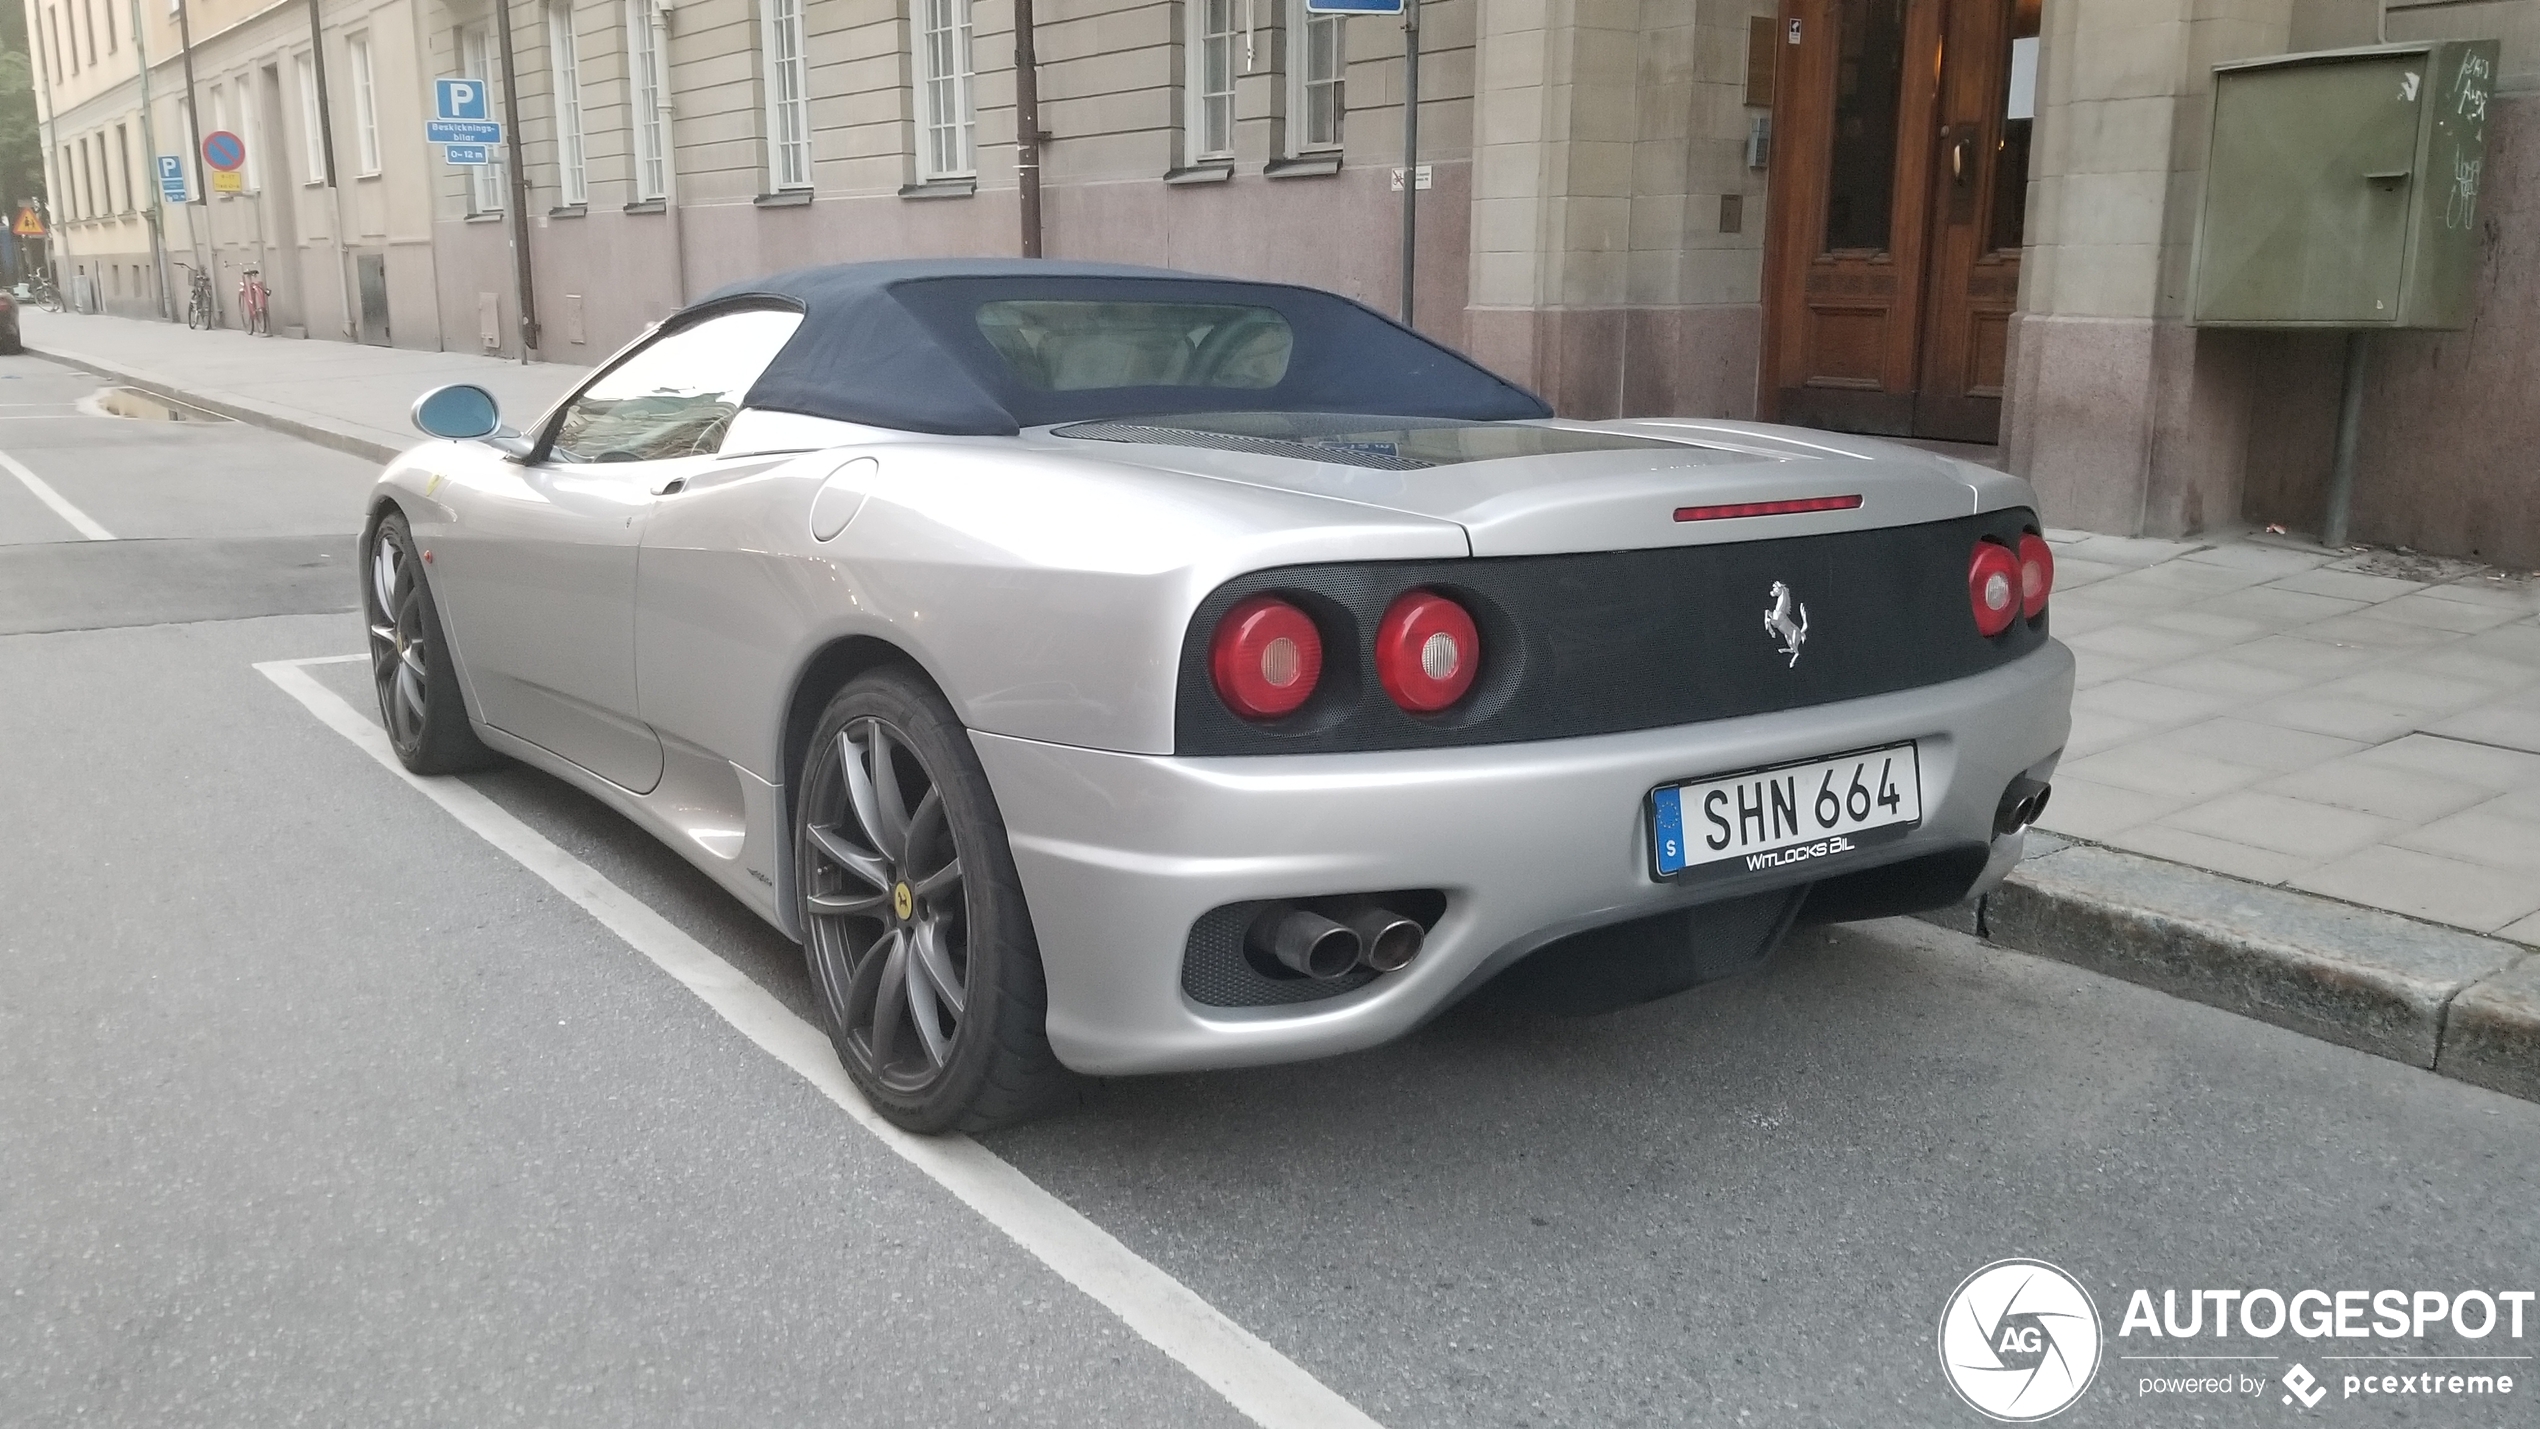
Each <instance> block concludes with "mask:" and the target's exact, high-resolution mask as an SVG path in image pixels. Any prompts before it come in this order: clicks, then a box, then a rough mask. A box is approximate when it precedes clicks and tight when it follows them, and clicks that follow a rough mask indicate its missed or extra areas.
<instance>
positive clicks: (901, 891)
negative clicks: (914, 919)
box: [891, 883, 917, 918]
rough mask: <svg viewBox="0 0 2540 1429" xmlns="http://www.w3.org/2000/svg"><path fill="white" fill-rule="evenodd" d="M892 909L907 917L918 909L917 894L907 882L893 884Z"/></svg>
mask: <svg viewBox="0 0 2540 1429" xmlns="http://www.w3.org/2000/svg"><path fill="white" fill-rule="evenodd" d="M891 911H892V912H894V913H897V914H899V915H900V916H901V917H902V918H906V917H907V916H908V915H910V914H911V913H914V912H916V911H917V895H916V894H915V893H913V892H911V891H910V890H909V886H908V885H907V884H905V883H894V884H892V885H891Z"/></svg>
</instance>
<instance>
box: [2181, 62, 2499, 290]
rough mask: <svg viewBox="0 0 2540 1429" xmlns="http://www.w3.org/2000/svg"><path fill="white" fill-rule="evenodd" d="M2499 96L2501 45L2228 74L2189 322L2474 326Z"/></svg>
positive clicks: (2213, 143)
mask: <svg viewBox="0 0 2540 1429" xmlns="http://www.w3.org/2000/svg"><path fill="white" fill-rule="evenodd" d="M2495 87H2496V42H2495V41H2494V40H2435V41H2427V42H2424V43H2419V44H2399V45H2375V46H2372V47H2370V48H2368V49H2354V50H2326V51H2322V52H2319V53H2317V54H2302V55H2278V56H2275V57H2272V58H2269V59H2257V60H2240V61H2236V62H2234V63H2231V64H2221V65H2216V66H2214V108H2213V128H2212V132H2211V136H2210V139H2209V148H2208V150H2207V152H2206V161H2205V202H2204V207H2203V208H2202V210H2201V211H2200V213H2199V215H2198V218H2197V226H2196V261H2195V271H2194V277H2193V279H2192V280H2191V287H2190V294H2189V298H2188V321H2189V322H2191V323H2193V324H2195V325H2197V326H2200V327H2322V328H2459V327H2466V326H2468V325H2469V316H2470V284H2471V279H2472V277H2473V276H2474V275H2475V273H2476V271H2477V267H2478V251H2479V225H2478V190H2479V181H2480V178H2481V174H2482V171H2483V170H2484V168H2485V167H2486V162H2487V105H2488V100H2489V96H2490V95H2491V94H2492V93H2493V92H2494V90H2495Z"/></svg>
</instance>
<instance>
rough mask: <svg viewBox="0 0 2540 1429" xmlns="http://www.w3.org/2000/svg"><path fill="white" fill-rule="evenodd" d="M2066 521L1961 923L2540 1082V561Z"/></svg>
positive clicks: (132, 365)
mask: <svg viewBox="0 0 2540 1429" xmlns="http://www.w3.org/2000/svg"><path fill="white" fill-rule="evenodd" d="M22 320H23V321H24V323H25V337H26V343H27V346H28V347H29V349H30V350H34V351H37V352H41V353H43V354H45V355H47V356H51V357H54V358H57V359H60V360H63V361H66V362H70V363H72V364H74V365H77V366H80V367H84V368H87V369H89V370H91V371H95V372H99V373H103V374H108V375H111V376H113V377H115V378H116V379H117V380H119V381H124V382H129V383H132V384H134V385H139V386H144V387H149V388H152V389H155V390H158V391H161V392H163V393H166V394H168V395H171V396H176V397H181V398H183V399H185V400H187V401H190V402H194V403H197V404H199V405H202V406H206V407H210V408H213V409H214V410H217V411H220V412H223V413H225V414H227V415H230V416H233V417H238V418H240V419H242V420H246V421H250V422H257V423H261V424H263V425H266V426H271V427H276V428H279V429H281V430H284V431H288V432H292V433H295V434H297V435H300V436H304V437H307V438H309V439H311V440H313V441H318V442H321V443H323V444H325V445H328V446H332V447H336V448H339V449H341V450H345V451H352V452H357V453H361V454H364V455H369V456H373V457H377V458H381V459H384V458H385V457H387V456H389V455H391V454H393V453H395V452H397V451H400V450H403V449H404V448H405V447H407V446H409V445H412V444H413V443H414V442H415V441H416V440H418V438H417V437H416V435H415V434H414V432H413V430H412V428H411V427H409V426H408V425H407V422H406V410H407V408H408V406H409V405H410V404H411V403H412V402H413V400H414V399H415V397H416V396H418V395H420V394H421V393H422V392H423V391H424V390H425V389H427V388H430V387H433V386H437V385H440V384H442V383H446V382H460V381H467V382H475V383H478V384H480V385H482V386H484V387H486V388H487V389H489V390H491V391H492V392H493V393H494V394H495V395H496V397H497V398H499V399H500V400H501V401H502V403H503V405H504V411H505V413H506V416H507V418H508V419H509V420H511V421H512V422H514V423H515V424H521V423H525V422H527V421H529V420H530V419H532V418H533V417H534V416H535V415H536V414H537V413H539V412H540V411H543V410H544V409H545V408H546V407H547V406H548V405H549V404H550V403H551V402H553V401H554V400H555V399H556V398H557V397H559V396H561V395H563V393H564V392H565V391H566V390H568V389H569V388H570V387H571V386H572V385H573V384H574V383H575V382H576V381H578V380H579V379H580V378H581V377H582V376H583V374H584V373H585V372H586V371H587V370H588V369H586V368H581V367H569V366H558V365H539V366H530V367H522V366H520V365H518V364H514V363H507V362H501V361H497V360H494V359H490V358H483V357H476V356H470V355H466V354H450V353H433V352H409V351H405V350H402V349H393V348H373V347H354V346H348V345H346V344H343V343H336V342H321V341H295V340H291V339H267V338H251V337H247V336H244V335H242V334H238V333H232V332H208V333H204V332H191V331H188V330H187V329H184V328H181V327H175V326H172V325H170V324H165V323H150V322H137V321H132V320H128V319H120V318H106V317H84V316H69V315H59V314H52V313H41V312H28V313H25V314H23V319H22ZM2049 538H2050V539H2051V540H2052V541H2053V543H2054V545H2055V548H2056V558H2057V577H2056V594H2055V598H2054V607H2053V611H2054V613H2053V628H2054V630H2055V633H2056V634H2057V635H2058V636H2059V637H2061V638H2062V639H2064V640H2065V641H2066V642H2068V643H2069V644H2070V645H2071V646H2072V647H2073V650H2074V652H2075V653H2076V655H2077V656H2078V657H2079V659H2080V665H2081V673H2080V689H2079V693H2078V694H2077V695H2076V697H2075V700H2074V712H2073V738H2072V742H2071V744H2070V746H2069V747H2068V748H2067V750H2066V752H2065V758H2064V763H2063V765H2062V767H2061V769H2060V770H2059V771H2058V772H2057V774H2056V777H2055V793H2054V796H2053V799H2052V801H2051V803H2050V805H2049V808H2048V810H2047V814H2046V818H2045V822H2044V828H2045V830H2046V831H2047V832H2048V836H2046V837H2044V838H2042V839H2041V841H2040V845H2039V847H2038V849H2037V850H2036V851H2035V854H2034V856H2033V857H2032V859H2031V861H2030V862H2029V863H2028V864H2025V865H2023V867H2022V868H2021V869H2020V870H2019V871H2018V872H2016V873H2015V874H2014V875H2013V877H2012V881H2011V883H2010V884H2009V885H2007V886H2006V887H2005V888H2004V889H2003V890H2002V891H2001V892H2000V893H1998V894H1996V895H1994V897H1993V898H1992V899H1990V900H1988V901H1987V902H1986V904H1985V905H1984V906H1982V907H1970V908H1967V909H1963V910H1958V911H1956V912H1955V913H1952V914H1949V915H1943V916H1942V917H1941V918H1940V921H1946V922H1955V923H1957V924H1958V925H1959V926H1962V927H1965V928H1967V929H1969V930H1970V931H1976V932H1980V933H1983V934H1985V935H1987V936H1992V937H1995V938H1997V939H1998V940H2000V941H2003V942H2005V943H2006V944H2008V945H2010V946H2014V947H2018V948H2020V949H2022V950H2024V951H2028V952H2032V953H2038V954H2042V955H2044V956H2049V957H2055V958H2059V959H2062V960H2065V961H2069V962H2075V963H2080V964H2083V965H2085V966H2089V967H2094V968H2097V969H2099V970H2101V971H2104V972H2108V973H2110V974H2112V975H2115V976H2119V977H2125V978H2128V979H2130V980H2133V981H2137V982H2144V983H2148V984H2151V985H2153V986H2157V987H2161V988H2164V989H2166V990H2168V991H2171V992H2175V993H2178V994H2179V995H2181V996H2186V997H2191V998H2194V999H2197V1000H2199V1001H2204V1002H2209V1003H2213V1004H2215V1005H2218V1006H2223V1007H2227V1008H2230V1009H2232V1010H2234V1011H2238V1012H2242V1013H2245V1014H2247V1015H2250V1016H2253V1017H2258V1018H2262V1019H2264V1020H2267V1021H2270V1022H2275V1023H2278V1024H2281V1025H2284V1026H2287V1027H2293V1028H2295V1029H2297V1030H2301V1031H2304V1032H2308V1033H2310V1034H2312V1035H2314V1036H2319V1037H2323V1038H2326V1039H2328V1040H2331V1041H2337V1042H2343V1043H2345V1044H2347V1045H2350V1046H2355V1047H2359V1048H2363V1049H2364V1050H2368V1051H2372V1052H2376V1053H2378V1054H2380V1055H2384V1056H2389V1057H2393V1058H2396V1059H2398V1060H2402V1061H2407V1062H2411V1063H2414V1064H2415V1065H2418V1066H2422V1067H2429V1068H2433V1069H2436V1070H2439V1071H2443V1072H2445V1073H2448V1074H2450V1075H2454V1076H2459V1077H2462V1078H2464V1079H2466V1080H2470V1081H2475V1082H2479V1083H2481V1084H2483V1085H2487V1086H2493V1087H2498V1088H2500V1089H2504V1090H2509V1091H2513V1092H2515V1093H2516V1094H2518V1095H2522V1096H2526V1097H2533V1098H2540V955H2534V954H2533V953H2532V951H2531V948H2532V946H2533V945H2540V582H2536V581H2535V579H2534V578H2533V577H2532V576H2531V575H2529V574H2519V573H2510V572H2501V571H2492V570H2487V569H2484V568H2481V567H2477V566H2473V565H2470V564H2467V563H2464V562H2456V561H2441V560H2433V559H2428V558H2424V557H2419V556H2413V555H2409V554H2407V553H2404V552H2389V551H2371V550H2360V549H2356V550H2326V549H2322V548H2320V547H2316V546H2311V545H2307V544H2304V543H2302V542H2300V541H2298V540H2292V539H2285V538H2277V537H2269V536H2264V535H2260V536H2249V537H2218V538H2214V539H2209V540H2195V541H2155V540H2134V539H2125V538H2120V537H2112V536H2097V535H2090V534H2086V533H2081V532H2065V531H2054V532H2050V533H2049ZM2083 841H2086V842H2083Z"/></svg>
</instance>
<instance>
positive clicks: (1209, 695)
mask: <svg viewBox="0 0 2540 1429" xmlns="http://www.w3.org/2000/svg"><path fill="white" fill-rule="evenodd" d="M1765 519H1766V520H1767V521H1769V518H1765ZM2035 526H2036V517H2035V516H2033V515H2032V514H2031V513H2029V512H2027V511H2024V510H2016V509H2014V510H2008V511H1995V512H1988V513H1985V514H1982V515H1977V516H1967V517H1960V518H1957V519H1954V520H1948V521H1933V522H1926V523H1922V524H1919V525H1912V526H1891V527H1883V528H1879V529H1876V530H1867V531H1841V532H1834V533H1830V534H1822V535H1814V536H1796V537H1787V538H1784V539H1781V540H1758V541H1742V542H1735V543H1730V544H1720V545H1701V546H1676V547H1667V548H1664V549H1658V550H1642V551H1595V552H1586V553H1582V554H1577V555H1559V556H1495V557H1482V558H1476V559H1466V560H1444V561H1385V562H1355V563H1347V564H1332V565H1311V566H1284V567H1280V568H1278V569H1274V570H1266V571H1255V572H1252V573H1250V574H1248V575H1244V576H1240V577H1237V578H1236V579H1234V580H1231V581H1228V582H1227V583H1226V584H1225V585H1222V586H1220V587H1218V588H1217V589H1216V590H1215V591H1213V592H1211V593H1210V594H1209V596H1208V598H1207V599H1206V600H1203V601H1202V602H1200V606H1199V609H1198V611H1197V612H1196V613H1195V614H1194V615H1193V617H1192V619H1191V624H1190V628H1189V629H1188V631H1187V632H1186V633H1185V634H1184V637H1183V641H1182V655H1181V667H1180V672H1179V677H1178V684H1177V689H1176V701H1175V709H1174V749H1175V752H1177V753H1180V754H1186V755H1220V754H1304V753H1339V752H1346V751H1356V750H1377V749H1431V748H1443V747H1448V746H1454V745H1470V744H1496V743H1506V742H1510V741H1515V740H1528V739H1559V738H1568V737H1574V736H1578V735H1589V734H1613V733H1618V732H1621V731H1625V730H1636V729H1659V728H1664V727H1666V726H1669V725H1679V724H1693V723H1697V722H1700V721H1704V720H1715V719H1727V718H1732V717H1735V716H1739V715H1753V714H1766V713H1770V712H1772V711H1775V710H1786V709H1799V708H1803V707H1806V706H1809V705H1818V704H1827V703H1831V702H1833V701H1836V700H1847V699H1857V698H1860V697H1862V696H1865V695H1879V694H1886V693H1888V692H1890V691H1893V690H1903V689H1911V688H1914V687H1916V686H1919V685H1931V684H1938V683H1940V682H1942V681H1945V680H1955V679H1962V678H1964V677H1966V676H1969V675H1976V674H1981V673H1983V672H1984V671H1986V670H1990V669H1994V668H1996V667H1998V666H2001V665H2004V664H2008V663H2009V662H2011V661H2013V660H2016V659H2018V658H2019V657H2021V656H2023V655H2026V654H2028V653H2030V652H2031V651H2034V650H2036V649H2037V648H2038V647H2040V646H2042V645H2043V644H2045V643H2046V625H2047V619H2048V617H2047V616H2045V615H2041V616H2039V618H2037V619H2036V620H2018V621H2014V622H2012V625H2011V628H2010V629H2009V630H2008V631H2006V632H2004V633H2003V634H2001V635H1998V636H1995V637H1993V638H1991V639H1987V638H1986V637H1985V636H1983V635H1980V634H1978V633H1977V631H1976V627H1975V621H1974V619H1973V617H1972V615H1971V614H1970V613H1969V610H1968V602H1967V558H1968V554H1969V552H1971V551H1972V550H1973V549H1974V547H1975V543H1976V541H1977V540H1978V539H1979V538H1980V537H1984V536H1992V537H1994V538H1996V539H1998V540H2001V541H2003V542H2005V543H2007V544H2010V545H2013V546H2016V545H2017V544H2018V541H2019V538H2020V535H2021V533H2022V532H2023V531H2026V530H2032V529H2035ZM1776 585H1781V586H1784V587H1786V588H1787V589H1788V590H1789V591H1790V593H1791V605H1790V608H1789V610H1788V612H1787V617H1788V621H1789V623H1794V624H1795V623H1796V622H1797V620H1798V618H1799V616H1800V615H1801V613H1802V608H1803V607H1804V613H1805V617H1806V635H1805V638H1804V639H1803V640H1802V641H1800V642H1799V646H1798V658H1797V659H1796V660H1795V661H1794V660H1793V659H1792V658H1791V655H1790V651H1789V648H1788V646H1789V640H1788V636H1787V634H1786V633H1784V632H1783V631H1781V630H1777V629H1775V628H1774V627H1772V626H1771V625H1769V624H1768V621H1769V619H1770V616H1771V615H1772V613H1773V611H1774V610H1775V608H1776V604H1777V602H1776V600H1775V598H1774V587H1775V586H1776ZM1422 586H1425V587H1427V588H1429V589H1432V590H1437V591H1441V592H1444V593H1445V594H1447V595H1450V596H1452V597H1454V598H1455V599H1456V600H1458V601H1460V602H1462V603H1463V604H1464V606H1465V608H1466V609H1468V610H1470V611H1471V612H1472V614H1473V618H1474V621H1475V623H1476V624H1477V625H1478V626H1479V627H1480V631H1481V641H1482V668H1481V674H1480V676H1479V677H1478V678H1477V679H1476V680H1475V681H1474V684H1473V688H1472V690H1471V692H1470V693H1468V694H1466V695H1465V697H1464V698H1463V699H1462V700H1461V701H1459V702H1458V703H1456V704H1455V705H1454V706H1451V707H1450V708H1448V709H1445V710H1442V711H1440V712H1438V713H1436V714H1433V715H1414V714H1410V713H1407V712H1406V711H1404V710H1402V709H1401V708H1400V707H1398V706H1396V705H1395V704H1394V703H1393V701H1392V700H1390V699H1388V698H1386V696H1385V694H1384V692H1383V689H1382V687H1381V686H1380V685H1379V683H1378V682H1377V679H1376V670H1375V652H1374V649H1373V646H1372V640H1373V632H1374V630H1375V628H1376V625H1377V622H1378V621H1379V620H1380V619H1381V618H1382V616H1383V614H1384V610H1385V607H1386V606H1387V605H1388V604H1390V603H1391V602H1392V601H1393V600H1394V598H1395V597H1396V596H1399V595H1401V594H1402V593H1403V592H1404V591H1407V590H1410V589H1412V588H1414V587H1422ZM1264 591H1268V592H1274V593H1277V594H1279V595H1282V596H1285V597H1287V598H1288V599H1290V600H1293V601H1295V602H1296V603H1298V604H1299V605H1301V606H1304V607H1305V608H1306V610H1307V612H1308V613H1309V614H1311V615H1312V616H1313V617H1314V619H1315V622H1316V624H1317V625H1318V626H1319V627H1320V628H1321V630H1322V634H1323V641H1324V649H1323V680H1322V684H1321V686H1320V687H1319V688H1318V689H1317V690H1316V692H1315V694H1314V697H1313V698H1312V699H1310V700H1308V701H1307V702H1306V703H1305V705H1304V707H1303V708H1301V709H1299V710H1298V711H1297V712H1296V713H1294V714H1291V715H1288V716H1285V717H1283V718H1281V719H1276V720H1268V721H1258V722H1256V721H1250V720H1245V719H1242V718H1240V717H1238V716H1237V715H1235V714H1234V713H1233V712H1231V711H1229V710H1228V709H1227V708H1226V706H1225V705H1224V703H1223V702H1221V701H1220V700H1219V699H1218V697H1217V693H1216V690H1215V688H1214V687H1213V686H1212V685H1211V683H1210V680H1209V675H1208V641H1209V635H1210V633H1211V632H1213V631H1214V630H1215V629H1216V628H1217V622H1218V620H1219V618H1220V617H1222V616H1223V615H1224V614H1225V613H1226V611H1227V610H1229V609H1231V608H1232V607H1233V606H1234V604H1235V603H1236V602H1237V601H1239V600H1242V599H1243V598H1244V597H1246V596H1249V595H1254V594H1257V593H1260V592H1264Z"/></svg>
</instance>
